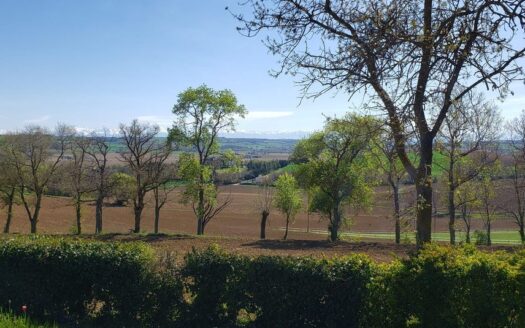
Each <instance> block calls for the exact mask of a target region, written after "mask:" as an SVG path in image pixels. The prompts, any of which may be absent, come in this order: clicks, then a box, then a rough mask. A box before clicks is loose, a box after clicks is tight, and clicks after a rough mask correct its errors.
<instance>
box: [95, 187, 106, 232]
mask: <svg viewBox="0 0 525 328" xmlns="http://www.w3.org/2000/svg"><path fill="white" fill-rule="evenodd" d="M103 206H104V197H103V196H102V195H100V194H99V195H98V197H97V201H96V204H95V233H96V234H100V233H102V208H103Z"/></svg>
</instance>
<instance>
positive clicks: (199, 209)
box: [197, 189, 204, 235]
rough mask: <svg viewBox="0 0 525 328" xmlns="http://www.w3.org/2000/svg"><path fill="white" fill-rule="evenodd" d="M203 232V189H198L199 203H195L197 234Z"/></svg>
mask: <svg viewBox="0 0 525 328" xmlns="http://www.w3.org/2000/svg"><path fill="white" fill-rule="evenodd" d="M203 234H204V190H202V189H201V190H199V203H198V204H197V235H203Z"/></svg>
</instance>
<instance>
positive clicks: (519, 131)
mask: <svg viewBox="0 0 525 328" xmlns="http://www.w3.org/2000/svg"><path fill="white" fill-rule="evenodd" d="M506 127H507V131H508V132H509V135H510V140H511V141H510V142H511V150H510V151H511V155H512V163H511V165H510V170H509V171H510V172H509V173H510V177H511V179H512V189H513V194H512V197H509V198H508V200H507V202H506V203H504V204H503V207H504V210H505V212H507V213H508V214H510V215H511V216H512V217H513V218H514V221H515V222H516V225H517V226H518V231H519V234H520V238H521V242H522V243H524V244H525V111H522V112H521V115H520V116H519V117H517V118H515V119H513V120H511V121H509V122H507V125H506Z"/></svg>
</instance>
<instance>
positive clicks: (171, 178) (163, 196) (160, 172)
mask: <svg viewBox="0 0 525 328" xmlns="http://www.w3.org/2000/svg"><path fill="white" fill-rule="evenodd" d="M164 154H165V153H162V152H161V153H160V154H159V156H158V157H157V159H156V160H155V161H154V162H153V167H152V173H153V174H152V175H153V177H154V178H153V189H152V190H153V199H154V202H155V204H154V210H155V221H154V229H153V230H154V233H159V222H160V210H161V209H162V207H164V205H165V204H166V202H167V201H168V196H169V195H170V194H171V193H172V192H173V191H174V190H175V188H176V186H177V185H176V184H175V183H174V182H175V169H176V167H175V165H174V164H169V163H167V159H168V157H167V156H164Z"/></svg>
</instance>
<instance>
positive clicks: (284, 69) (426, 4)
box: [236, 0, 525, 245]
mask: <svg viewBox="0 0 525 328" xmlns="http://www.w3.org/2000/svg"><path fill="white" fill-rule="evenodd" d="M243 5H244V6H247V7H249V8H248V10H242V13H240V14H238V15H236V18H237V19H238V21H239V23H240V26H239V27H238V30H239V31H240V32H241V33H242V34H244V35H247V36H250V37H253V36H260V35H262V34H263V33H267V37H266V38H264V41H265V45H266V46H267V48H268V50H269V52H270V53H272V54H274V55H276V56H279V58H280V61H279V66H278V68H277V69H276V70H275V71H274V72H273V73H274V75H275V76H279V75H281V74H288V75H291V76H293V77H295V78H296V79H297V81H296V82H297V83H298V84H299V85H300V86H302V90H301V91H302V94H303V96H304V97H320V96H322V95H324V94H326V93H328V92H331V91H334V90H345V91H346V92H347V93H348V94H349V96H350V97H353V96H356V97H359V98H361V97H362V95H363V93H364V94H366V96H367V97H368V99H367V104H368V105H369V106H370V107H371V108H372V109H375V110H377V112H379V113H381V114H384V115H385V118H386V121H387V123H388V125H389V126H390V128H391V129H392V132H393V138H394V141H395V145H396V152H397V154H398V157H399V159H400V161H401V162H402V163H403V166H404V167H405V170H407V172H408V174H409V175H410V177H411V178H412V180H413V181H415V185H416V193H417V199H418V206H417V207H416V220H417V241H418V245H422V244H423V243H426V242H429V241H431V230H432V229H431V228H432V200H433V198H432V181H433V175H432V164H433V150H434V141H435V138H436V136H437V134H438V132H439V130H440V129H441V127H442V125H443V122H444V120H445V118H446V117H447V115H448V113H449V111H450V108H451V106H452V105H453V104H454V103H455V102H456V101H458V100H460V99H461V98H462V97H463V96H465V95H466V94H467V93H469V92H470V91H472V90H474V89H476V88H479V87H484V88H486V89H492V90H494V91H496V92H499V93H500V94H501V96H505V95H506V94H508V93H510V92H509V87H510V85H511V82H513V81H516V80H520V79H522V78H523V69H522V67H520V65H519V59H520V58H523V57H524V56H525V45H523V43H522V42H519V40H520V38H522V36H523V34H524V33H523V32H524V26H525V24H524V22H525V1H524V0H499V1H493V0H472V1H458V0H442V1H433V0H424V1H422V0H405V1H392V0H387V1H385V0H354V1H334V0H268V1H258V0H247V1H244V2H243ZM458 90H461V91H459V92H457V93H456V92H455V91H458ZM437 94H441V95H442V98H441V99H442V102H441V103H440V104H439V108H437V109H435V108H433V106H431V104H430V102H431V99H432V97H434V96H435V95H437ZM407 123H409V124H408V126H411V127H412V128H414V129H415V131H416V135H417V143H418V147H417V149H418V153H419V156H418V161H417V162H415V163H414V162H413V161H412V160H411V156H410V152H409V149H408V138H407V130H406V126H407Z"/></svg>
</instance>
